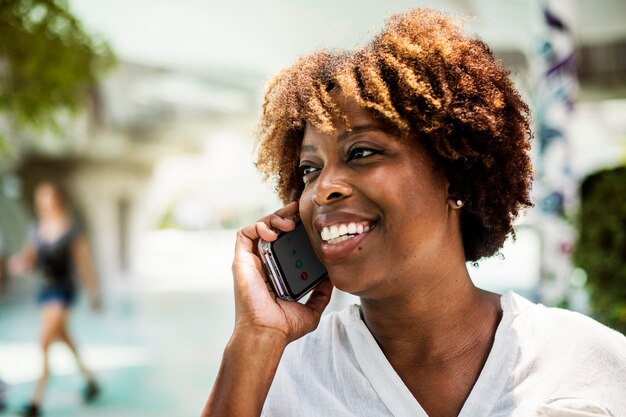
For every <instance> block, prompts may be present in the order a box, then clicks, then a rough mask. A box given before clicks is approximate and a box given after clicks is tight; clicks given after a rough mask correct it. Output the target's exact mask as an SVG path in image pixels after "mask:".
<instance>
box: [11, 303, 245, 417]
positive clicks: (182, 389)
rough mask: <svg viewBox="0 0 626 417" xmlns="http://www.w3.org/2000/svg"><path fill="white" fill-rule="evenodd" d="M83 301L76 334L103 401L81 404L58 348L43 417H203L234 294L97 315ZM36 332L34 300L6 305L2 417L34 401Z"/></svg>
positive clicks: (74, 376) (76, 382)
mask: <svg viewBox="0 0 626 417" xmlns="http://www.w3.org/2000/svg"><path fill="white" fill-rule="evenodd" d="M84 301H85V300H84V299H83V300H82V302H81V303H79V305H78V306H77V307H76V308H75V309H74V312H73V318H72V321H71V330H72V333H73V335H74V337H75V339H76V340H77V342H78V344H79V346H80V348H81V351H82V352H83V353H84V357H85V360H86V362H87V363H88V365H89V366H90V367H91V368H92V369H94V370H95V371H96V374H97V376H98V378H99V381H100V383H101V384H102V396H101V397H100V398H99V399H98V400H97V401H96V402H95V403H93V404H91V405H89V406H86V405H84V404H82V402H81V398H80V392H81V389H82V385H83V381H82V380H81V378H80V375H79V373H78V372H77V369H76V367H75V365H74V363H73V360H72V358H71V356H70V355H69V353H68V352H67V351H66V349H65V348H64V346H62V345H58V346H55V347H54V349H53V350H52V356H51V369H52V377H51V379H50V383H49V385H48V387H49V388H48V391H47V395H46V400H45V404H44V416H45V417H74V416H76V417H78V416H80V417H104V416H116V417H140V416H141V417H144V416H147V415H150V416H153V417H161V416H163V417H165V416H167V417H172V416H176V417H185V416H198V415H199V413H200V411H201V409H202V406H203V404H204V401H205V400H206V397H207V395H208V394H209V391H210V389H211V385H212V382H213V379H214V377H215V374H216V372H217V368H218V366H219V361H220V358H221V354H222V350H223V348H224V346H225V344H226V342H227V340H228V337H229V335H230V332H231V329H232V324H233V317H234V308H233V305H232V294H231V291H230V290H228V291H226V290H216V291H213V292H204V293H196V294H193V293H147V294H138V295H133V296H131V295H123V296H120V295H118V296H112V295H111V296H109V297H107V299H106V300H105V310H104V311H103V312H102V313H101V314H99V315H98V314H93V313H91V312H89V310H88V308H87V306H86V305H85V303H84ZM38 332H39V312H38V310H37V307H36V306H35V304H34V301H33V297H31V296H29V297H28V298H25V297H23V296H22V297H21V298H19V299H13V300H7V299H4V300H0V376H2V378H3V379H5V380H6V382H7V383H9V392H8V395H9V398H8V403H9V410H8V411H7V412H6V413H5V414H4V415H14V414H15V412H16V411H17V410H19V409H20V408H21V406H22V404H24V403H26V402H27V401H28V399H29V397H30V395H31V393H32V390H33V388H34V380H35V378H36V377H37V374H38V369H39V364H40V355H39V350H38V346H37V344H36V341H37V340H38Z"/></svg>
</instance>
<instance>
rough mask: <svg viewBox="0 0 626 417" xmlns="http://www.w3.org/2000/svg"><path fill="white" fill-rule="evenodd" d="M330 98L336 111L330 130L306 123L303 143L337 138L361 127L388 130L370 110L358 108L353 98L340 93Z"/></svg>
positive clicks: (382, 121)
mask: <svg viewBox="0 0 626 417" xmlns="http://www.w3.org/2000/svg"><path fill="white" fill-rule="evenodd" d="M332 96H333V99H334V102H335V104H336V110H337V111H336V115H335V116H334V117H333V118H332V130H331V131H329V130H328V129H322V128H320V127H318V126H316V124H314V123H311V122H307V123H306V125H305V130H304V137H303V140H302V142H303V143H306V142H309V141H314V140H316V138H317V137H318V136H320V135H330V136H334V137H339V136H340V135H341V134H342V133H345V132H348V131H350V130H351V129H354V128H358V127H363V126H376V127H379V128H381V129H382V130H388V129H386V125H387V124H388V123H385V121H384V120H382V118H381V117H379V116H377V115H376V114H375V112H373V111H372V110H370V109H367V108H365V107H362V106H360V105H359V104H358V103H357V102H356V100H355V99H354V98H352V97H349V96H346V95H345V94H341V93H334V94H333V95H332Z"/></svg>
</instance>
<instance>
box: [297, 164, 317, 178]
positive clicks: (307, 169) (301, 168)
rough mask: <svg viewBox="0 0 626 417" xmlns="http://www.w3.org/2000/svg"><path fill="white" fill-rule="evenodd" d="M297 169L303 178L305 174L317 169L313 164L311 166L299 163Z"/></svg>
mask: <svg viewBox="0 0 626 417" xmlns="http://www.w3.org/2000/svg"><path fill="white" fill-rule="evenodd" d="M298 171H299V172H300V177H301V178H304V177H306V176H307V175H309V174H311V173H313V172H315V171H317V168H315V167H314V166H311V165H300V166H299V167H298Z"/></svg>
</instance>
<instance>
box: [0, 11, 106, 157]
mask: <svg viewBox="0 0 626 417" xmlns="http://www.w3.org/2000/svg"><path fill="white" fill-rule="evenodd" d="M113 63H114V58H113V54H112V52H111V50H110V49H109V47H108V45H107V44H106V43H105V42H103V41H100V40H98V39H96V38H94V37H90V36H89V35H88V34H87V33H86V32H85V30H84V29H83V27H82V26H81V24H80V22H79V21H78V20H77V19H76V18H75V17H74V16H73V15H72V14H71V12H70V11H69V9H68V6H67V3H66V2H65V1H61V0H0V116H2V117H4V118H6V119H7V120H8V121H9V122H10V124H11V125H12V127H13V129H14V130H15V131H17V132H23V131H25V130H35V131H41V130H44V129H50V130H52V131H54V130H58V128H59V122H58V121H57V116H58V114H59V111H60V110H66V111H69V112H71V113H74V112H75V111H76V110H78V109H79V108H80V107H81V105H82V104H83V103H85V99H86V93H87V91H88V89H89V88H90V87H91V86H93V85H95V82H96V79H97V77H98V75H100V74H101V73H102V72H103V71H104V70H106V69H107V68H109V67H110V66H111V65H112V64H113ZM2 133H4V134H5V136H6V135H7V133H6V132H0V145H1V142H2V137H1V136H2ZM14 133H15V132H14ZM5 139H6V138H5ZM3 146H4V147H5V148H6V140H5V144H4V145H2V146H0V148H2V147H3ZM5 152H6V150H5Z"/></svg>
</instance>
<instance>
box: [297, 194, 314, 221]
mask: <svg viewBox="0 0 626 417" xmlns="http://www.w3.org/2000/svg"><path fill="white" fill-rule="evenodd" d="M298 211H299V215H300V219H302V221H304V222H305V223H307V222H309V221H310V220H311V217H312V216H313V200H312V199H311V193H310V191H308V190H307V189H306V188H305V189H304V190H303V191H302V194H300V198H299V199H298Z"/></svg>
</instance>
